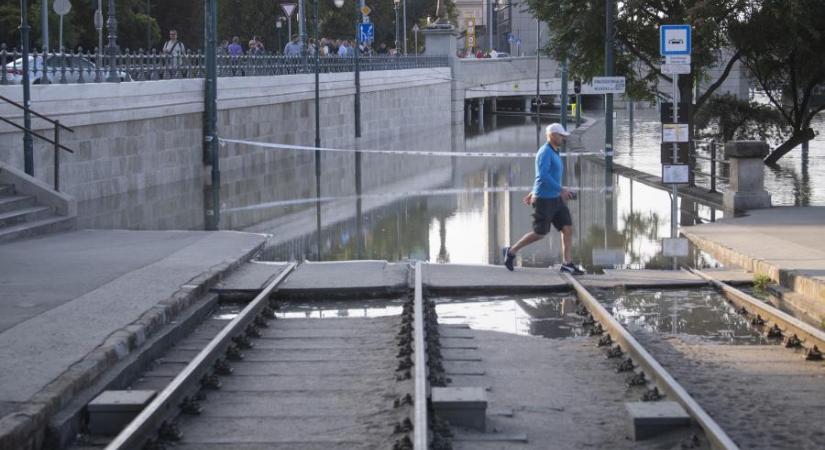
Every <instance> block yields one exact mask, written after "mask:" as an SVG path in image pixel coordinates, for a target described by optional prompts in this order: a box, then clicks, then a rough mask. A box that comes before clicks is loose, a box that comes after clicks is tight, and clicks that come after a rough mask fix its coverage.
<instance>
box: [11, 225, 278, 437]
mask: <svg viewBox="0 0 825 450" xmlns="http://www.w3.org/2000/svg"><path fill="white" fill-rule="evenodd" d="M265 243H266V242H265V241H264V242H261V243H259V244H257V245H255V246H254V247H252V248H251V249H250V250H249V251H247V252H246V253H244V254H243V255H241V256H240V257H239V258H238V259H236V260H235V261H228V262H222V263H220V264H217V265H216V266H213V267H212V268H210V269H209V270H207V271H206V272H204V273H201V274H200V275H198V276H196V277H195V278H193V279H191V280H188V281H186V282H184V283H183V284H182V286H183V287H181V288H180V289H178V290H177V291H175V293H173V294H172V295H171V296H170V297H169V298H167V299H165V300H162V301H160V302H158V303H157V304H156V305H155V306H153V307H151V308H150V309H149V310H147V311H145V312H144V313H143V314H142V315H141V316H140V318H139V319H138V320H136V321H135V322H133V323H131V324H129V325H127V326H126V327H124V328H121V329H120V330H117V331H115V332H114V333H112V334H111V335H109V337H107V338H106V339H105V340H104V341H103V342H102V343H101V344H100V345H99V346H98V347H97V348H96V349H95V350H93V351H92V352H91V353H89V354H87V355H86V356H85V357H83V359H81V360H80V361H78V362H76V363H74V364H73V365H72V366H70V367H69V368H68V369H67V370H66V371H65V372H63V373H62V374H61V375H60V376H58V377H57V378H56V379H55V380H53V381H52V382H50V383H49V384H48V385H46V386H45V387H44V388H43V389H42V390H41V391H40V392H38V393H37V394H35V395H34V396H33V397H32V398H31V399H30V400H29V401H28V402H26V403H25V404H23V405H21V408H20V409H19V410H17V411H15V412H13V413H11V414H8V415H6V416H4V417H2V418H0V450H23V449H25V450H39V449H40V448H42V446H43V444H44V442H45V432H46V427H47V426H48V423H49V419H50V418H51V417H52V416H54V415H55V414H56V413H57V412H58V411H60V409H61V408H63V407H64V406H66V405H68V404H69V402H70V401H71V399H72V397H73V396H74V395H76V394H77V393H79V392H80V391H82V390H83V389H85V388H86V387H88V386H90V385H92V384H93V383H94V382H95V381H96V380H97V379H98V378H99V377H100V376H101V375H102V374H103V373H104V372H105V371H106V370H108V369H110V368H111V367H113V366H114V365H115V364H117V363H118V362H119V361H121V360H123V359H124V358H126V357H127V356H128V355H129V354H130V353H132V352H133V351H135V350H137V349H139V348H140V347H141V346H142V345H143V343H144V342H145V341H146V339H147V338H148V337H149V336H152V335H153V334H154V333H156V332H158V331H159V330H160V329H161V328H162V327H164V326H165V325H167V324H169V323H171V322H172V321H173V320H174V319H175V318H176V317H177V316H178V315H179V314H180V313H181V312H182V311H184V310H185V309H186V308H188V307H189V306H191V305H192V304H193V303H195V302H196V301H197V300H198V299H199V298H200V297H202V296H204V295H206V294H207V293H208V292H209V290H210V289H211V288H212V287H213V286H215V285H216V284H217V283H218V282H219V281H220V280H221V279H223V278H224V277H225V276H226V275H228V274H229V273H231V272H232V271H234V270H235V269H237V268H238V267H240V266H241V265H242V264H244V263H246V262H247V261H249V260H250V259H252V258H253V257H254V256H255V255H256V254H257V253H258V252H259V251H260V250H261V249H262V248H263V247H264V245H265Z"/></svg>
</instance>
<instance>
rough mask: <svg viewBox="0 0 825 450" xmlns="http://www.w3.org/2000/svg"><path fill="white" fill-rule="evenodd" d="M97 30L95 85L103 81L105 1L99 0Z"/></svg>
mask: <svg viewBox="0 0 825 450" xmlns="http://www.w3.org/2000/svg"><path fill="white" fill-rule="evenodd" d="M95 28H96V29H97V60H96V61H95V83H100V82H101V81H103V75H102V74H101V69H102V68H103V0H97V10H96V11H95Z"/></svg>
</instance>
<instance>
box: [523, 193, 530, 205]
mask: <svg viewBox="0 0 825 450" xmlns="http://www.w3.org/2000/svg"><path fill="white" fill-rule="evenodd" d="M521 202H522V203H524V204H525V205H527V206H530V205H532V204H533V193H532V192H529V193H528V194H527V195H525V196H524V198H522V199H521Z"/></svg>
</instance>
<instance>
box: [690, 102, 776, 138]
mask: <svg viewBox="0 0 825 450" xmlns="http://www.w3.org/2000/svg"><path fill="white" fill-rule="evenodd" d="M694 120H695V125H696V129H697V130H703V131H704V135H705V136H708V137H710V136H714V137H719V138H721V139H722V141H723V142H727V141H731V140H734V139H746V140H752V139H762V140H768V139H771V138H773V137H775V136H777V135H779V136H781V135H782V134H783V132H784V131H785V130H784V129H783V125H784V123H783V120H782V117H781V115H780V114H779V112H778V111H777V110H776V109H775V108H773V107H772V106H771V105H765V104H762V103H757V102H754V101H746V100H740V99H738V98H736V97H734V96H733V95H731V94H725V95H719V96H714V97H712V98H711V99H710V100H708V102H707V103H705V106H704V107H703V108H702V109H701V110H699V111H697V112H696V114H695V115H694Z"/></svg>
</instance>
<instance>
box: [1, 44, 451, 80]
mask: <svg viewBox="0 0 825 450" xmlns="http://www.w3.org/2000/svg"><path fill="white" fill-rule="evenodd" d="M111 59H112V58H111V57H110V56H109V55H106V54H99V53H93V52H88V51H87V52H83V51H82V50H79V51H76V52H49V53H47V54H46V58H45V66H44V58H43V53H38V52H31V53H30V54H29V77H30V80H31V83H33V84H46V83H57V84H69V83H100V82H105V81H108V80H112V81H147V80H170V79H181V78H203V77H204V75H205V74H206V55H205V54H204V53H203V52H202V51H196V52H192V51H190V52H187V53H186V54H182V55H178V56H172V55H164V54H159V53H156V52H155V51H154V50H152V52H150V53H145V52H143V51H138V52H130V51H129V50H128V49H127V50H126V51H125V52H123V53H119V54H117V55H115V57H114V64H112V61H111ZM98 62H102V64H98ZM358 63H359V70H361V71H374V70H402V69H420V68H429V67H447V66H449V60H448V58H447V57H446V56H384V55H381V56H361V57H359V61H358ZM0 65H2V67H3V70H2V72H0V85H3V84H19V83H21V82H22V78H23V76H22V75H23V57H22V53H21V52H20V51H19V50H17V49H7V48H6V46H5V45H2V46H0ZM319 66H320V67H319V71H320V72H321V73H332V72H352V71H354V70H355V58H352V57H339V56H322V57H321V58H320V64H319ZM217 67H218V76H220V77H238V76H270V75H290V74H301V73H314V72H315V58H314V55H308V56H306V57H304V56H297V57H296V56H283V55H276V54H267V53H257V54H247V55H239V56H232V55H228V54H222V53H220V54H218V55H217ZM44 75H45V76H44Z"/></svg>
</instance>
